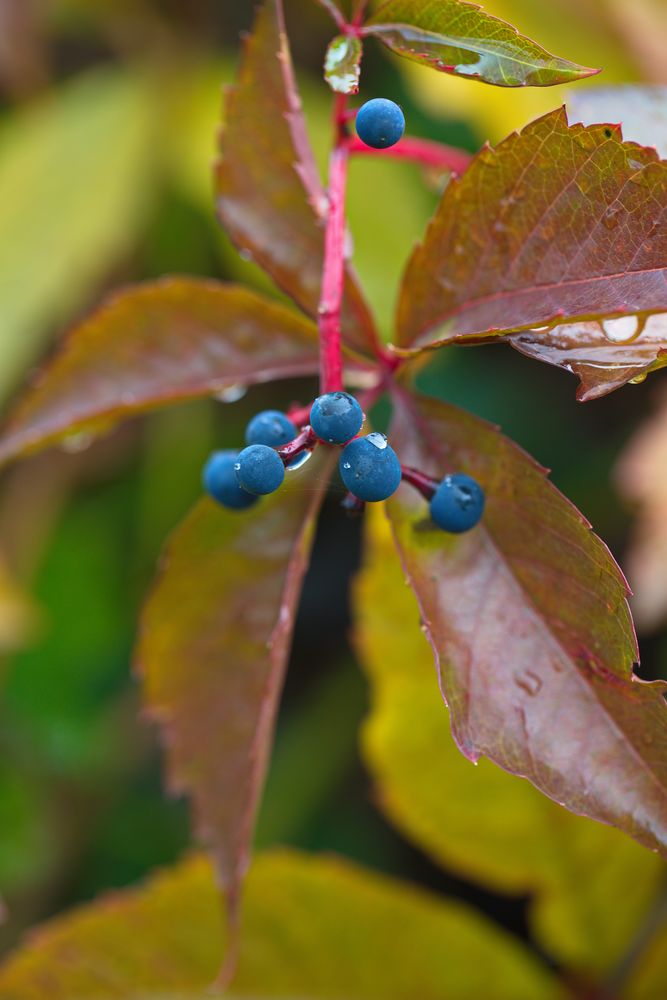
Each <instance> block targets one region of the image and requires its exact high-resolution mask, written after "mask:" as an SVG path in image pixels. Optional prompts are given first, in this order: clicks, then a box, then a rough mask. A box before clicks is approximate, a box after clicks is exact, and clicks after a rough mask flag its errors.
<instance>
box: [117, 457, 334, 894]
mask: <svg viewBox="0 0 667 1000" xmlns="http://www.w3.org/2000/svg"><path fill="white" fill-rule="evenodd" d="M332 461H333V456H332V455H330V454H328V453H327V452H324V450H323V449H321V450H320V452H319V453H318V452H316V453H315V455H314V457H313V458H312V459H311V461H310V462H309V463H308V464H307V465H306V466H305V467H304V468H303V469H302V470H300V471H299V472H295V473H291V474H290V475H289V476H288V477H287V481H286V483H285V485H284V486H283V487H282V488H281V489H280V490H279V491H278V493H276V494H273V495H272V496H271V497H269V498H266V499H262V500H261V501H260V502H259V503H258V504H257V505H256V506H254V507H252V508H251V509H250V510H247V511H242V512H238V511H223V510H222V509H221V508H219V507H218V506H216V505H214V504H213V502H212V501H210V500H208V499H205V500H202V501H200V503H199V505H198V506H196V507H195V509H194V510H193V512H192V513H191V515H190V516H189V517H188V518H186V520H185V522H184V523H183V524H182V525H181V527H180V528H179V529H178V530H177V531H176V532H175V534H174V535H173V537H172V539H171V541H170V543H169V545H168V548H167V553H166V556H165V559H164V562H163V565H162V569H161V571H160V574H159V576H158V580H157V583H156V585H155V587H154V590H153V592H152V594H151V596H150V597H149V600H148V602H147V605H146V607H145V609H144V613H143V615H142V620H141V629H140V638H139V643H138V648H137V652H136V662H137V664H138V668H139V671H140V673H141V675H142V677H143V680H144V701H145V704H146V706H147V709H148V712H149V714H150V716H151V717H152V718H153V719H155V720H156V721H157V722H158V723H159V724H160V726H161V735H162V740H163V742H164V745H165V748H166V753H167V765H168V772H169V783H170V787H171V789H172V791H174V792H177V793H188V794H189V795H190V796H191V797H192V800H193V804H194V813H195V825H196V828H197V831H198V833H199V835H200V836H201V837H202V839H203V840H204V841H205V842H206V843H207V844H209V845H210V846H211V848H212V850H213V853H214V856H215V858H216V861H217V866H218V871H219V875H220V879H221V881H222V884H223V885H224V886H225V888H226V889H227V891H228V898H229V900H230V909H231V910H232V912H233V911H234V908H235V906H236V903H237V896H238V890H239V885H240V881H241V879H242V878H243V875H244V874H245V871H246V868H247V865H248V862H249V854H250V844H251V839H252V834H253V826H254V820H255V813H256V810H257V804H258V800H259V796H260V794H261V790H262V787H263V784H264V777H265V772H266V768H267V765H268V759H269V755H270V751H271V743H272V738H273V727H274V722H275V716H276V712H277V708H278V703H279V699H280V694H281V691H282V686H283V679H284V673H285V668H286V664H287V659H288V656H289V651H290V645H291V636H292V628H293V625H294V618H295V615H296V610H297V605H298V601H299V596H300V593H301V584H302V581H303V576H304V573H305V571H306V568H307V565H308V561H309V558H310V549H311V545H312V541H313V534H314V531H315V526H316V520H317V514H318V512H319V507H320V504H321V502H322V499H323V496H324V493H325V491H326V489H327V485H328V482H329V478H330V475H331V470H332Z"/></svg>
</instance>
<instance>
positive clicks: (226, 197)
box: [216, 0, 375, 351]
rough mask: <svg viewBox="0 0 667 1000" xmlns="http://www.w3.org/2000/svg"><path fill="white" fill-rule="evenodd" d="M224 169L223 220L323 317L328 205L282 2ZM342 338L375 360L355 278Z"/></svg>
mask: <svg viewBox="0 0 667 1000" xmlns="http://www.w3.org/2000/svg"><path fill="white" fill-rule="evenodd" d="M220 153H221V157H222V158H221V160H220V161H219V163H218V165H217V169H216V196H217V206H218V215H219V217H220V220H221V222H222V224H223V225H224V227H225V229H226V230H227V232H228V233H229V235H230V237H231V238H232V240H233V241H234V243H235V244H236V245H237V247H238V248H239V250H240V251H241V253H242V254H244V256H246V257H247V258H248V259H253V260H255V261H256V263H258V264H260V265H261V266H262V267H263V268H264V270H265V271H267V272H268V274H269V275H270V276H271V277H272V278H273V279H274V281H275V282H276V283H277V284H278V285H280V287H281V288H282V289H284V291H285V292H287V293H288V294H289V295H291V296H292V298H293V299H294V300H295V302H297V304H298V305H299V306H301V308H302V309H303V310H304V311H305V312H306V313H308V314H309V315H310V316H313V317H315V316H317V308H318V305H319V297H320V282H321V278H322V263H323V254H324V223H323V219H324V215H325V214H326V210H327V197H326V194H325V192H324V189H323V187H322V184H321V182H320V179H319V176H318V173H317V168H316V166H315V161H314V159H313V154H312V151H311V148H310V144H309V141H308V137H307V135H306V129H305V122H304V118H303V113H302V110H301V102H300V99H299V96H298V93H297V90H296V84H295V81H294V75H293V70H292V63H291V58H290V53H289V47H288V42H287V36H286V34H285V30H284V23H283V11H282V3H281V0H266V3H265V4H264V7H263V8H262V9H261V10H260V12H259V14H258V15H257V20H256V22H255V27H254V30H253V32H252V34H251V35H250V36H249V38H248V40H247V42H246V48H245V57H244V60H243V63H242V66H241V72H240V76H239V79H238V83H237V84H236V86H234V87H232V88H230V89H229V91H228V94H227V101H226V114H225V125H224V128H223V131H222V135H221V138H220ZM343 319H344V322H343V330H344V331H345V337H346V339H347V342H348V343H349V345H350V346H353V347H356V348H358V349H360V350H365V351H368V349H369V347H371V346H372V344H373V342H374V336H375V333H374V327H373V321H372V319H371V317H370V314H369V312H368V309H367V307H366V305H365V303H364V300H363V298H362V295H361V292H360V290H359V287H358V285H357V283H356V279H355V278H354V277H353V276H352V275H351V273H349V272H348V277H347V281H346V296H345V304H344V309H343Z"/></svg>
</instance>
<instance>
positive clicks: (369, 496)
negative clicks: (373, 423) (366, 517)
mask: <svg viewBox="0 0 667 1000" xmlns="http://www.w3.org/2000/svg"><path fill="white" fill-rule="evenodd" d="M339 468H340V475H341V479H342V480H343V482H344V483H345V485H346V486H347V488H348V490H349V491H350V493H353V494H354V496H355V497H358V498H359V500H368V501H370V502H371V503H373V502H376V501H377V500H386V499H387V497H390V496H391V495H392V493H395V492H396V490H397V489H398V487H399V484H400V482H401V463H400V462H399V460H398V456H397V455H396V452H395V451H394V449H393V448H392V447H391V445H390V444H389V442H388V441H387V438H386V437H385V435H384V434H378V433H377V431H374V432H373V433H372V434H367V435H366V437H360V438H355V439H354V441H350V443H349V444H348V445H346V446H345V448H343V451H342V453H341V456H340V462H339Z"/></svg>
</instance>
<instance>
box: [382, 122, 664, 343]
mask: <svg viewBox="0 0 667 1000" xmlns="http://www.w3.org/2000/svg"><path fill="white" fill-rule="evenodd" d="M666 215H667V162H664V161H661V160H659V159H658V155H657V153H656V152H655V151H654V150H650V149H646V148H644V147H641V146H637V145H634V144H632V143H624V142H623V141H622V137H621V134H620V131H619V130H618V129H614V128H613V127H611V126H608V125H596V126H591V127H589V128H586V127H584V126H582V125H574V126H571V127H568V124H567V118H566V115H565V113H564V111H563V110H558V111H554V112H552V113H551V114H548V115H546V116H545V117H543V118H540V119H538V120H537V121H536V122H533V123H532V124H530V125H528V126H527V127H526V128H525V129H524V130H523V131H522V132H521V133H519V134H514V135H511V136H510V137H509V138H508V139H506V140H505V141H504V142H502V143H500V145H499V146H497V147H496V148H495V149H491V148H487V149H484V150H482V152H481V153H480V154H479V155H478V156H477V158H476V159H475V160H474V161H473V163H472V164H471V166H470V167H469V168H468V170H467V171H466V173H465V174H464V175H463V176H462V177H460V178H458V179H454V180H453V181H452V182H451V183H450V184H449V186H448V187H447V189H446V191H445V193H444V195H443V197H442V200H441V202H440V205H439V207H438V209H437V211H436V214H435V216H434V218H433V220H432V221H431V224H430V226H429V228H428V230H427V233H426V237H425V239H424V242H423V243H422V244H421V245H420V246H419V247H417V249H416V250H415V252H414V253H413V256H412V258H411V260H410V262H409V264H408V268H407V271H406V275H405V279H404V283H403V288H402V291H401V299H400V303H399V311H398V330H399V344H400V345H402V346H404V347H407V346H412V347H420V346H436V345H438V344H442V343H446V342H449V341H452V340H467V341H470V342H476V341H479V340H483V339H485V338H487V337H489V336H497V335H499V334H504V333H514V332H519V331H520V330H522V329H533V330H534V329H535V328H536V327H542V326H545V325H549V324H553V323H555V322H557V321H558V322H561V323H565V322H568V323H571V322H574V321H575V320H598V319H608V318H610V317H612V316H616V315H628V314H642V315H647V314H649V313H658V312H664V311H665V310H667V280H666V275H667V267H666V265H665V261H666V260H667V226H666V225H665V217H666Z"/></svg>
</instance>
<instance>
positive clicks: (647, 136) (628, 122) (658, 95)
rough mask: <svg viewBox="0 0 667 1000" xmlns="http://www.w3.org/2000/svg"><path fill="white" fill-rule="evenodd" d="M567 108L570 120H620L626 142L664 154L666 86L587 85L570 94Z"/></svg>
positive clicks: (666, 151)
mask: <svg viewBox="0 0 667 1000" xmlns="http://www.w3.org/2000/svg"><path fill="white" fill-rule="evenodd" d="M567 109H568V114H569V117H570V121H572V122H582V123H583V124H584V125H594V124H595V123H596V122H612V123H615V124H620V125H622V126H623V135H624V136H625V139H626V142H638V143H639V144H640V145H641V146H654V147H655V148H656V149H657V150H658V153H659V155H660V156H661V157H662V158H663V159H665V158H667V87H658V86H649V85H647V84H644V85H637V84H624V85H622V86H616V87H587V88H586V89H585V90H578V91H575V92H573V93H572V94H570V96H569V97H568V100H567Z"/></svg>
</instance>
